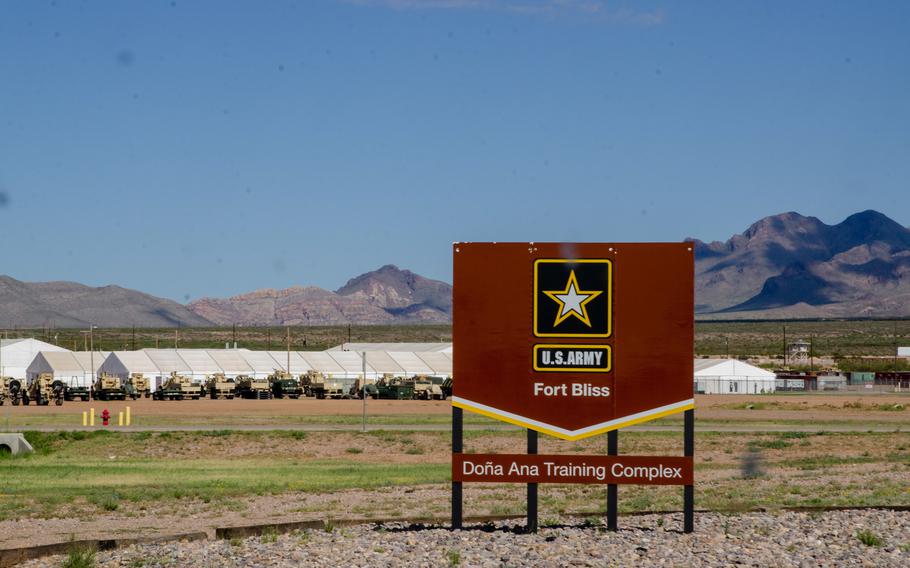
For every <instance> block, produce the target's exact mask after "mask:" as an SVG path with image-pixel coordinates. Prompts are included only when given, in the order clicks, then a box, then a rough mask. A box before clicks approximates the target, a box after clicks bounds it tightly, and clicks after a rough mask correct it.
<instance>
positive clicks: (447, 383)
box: [440, 377, 455, 398]
mask: <svg viewBox="0 0 910 568" xmlns="http://www.w3.org/2000/svg"><path fill="white" fill-rule="evenodd" d="M454 382H455V381H454V380H452V377H446V378H445V379H443V381H442V385H440V386H441V387H442V394H443V396H445V397H446V398H451V396H452V385H453V384H454Z"/></svg>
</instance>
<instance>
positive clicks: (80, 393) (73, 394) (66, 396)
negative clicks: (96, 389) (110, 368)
mask: <svg viewBox="0 0 910 568" xmlns="http://www.w3.org/2000/svg"><path fill="white" fill-rule="evenodd" d="M91 395H92V389H90V388H89V387H74V386H70V385H66V386H65V387H64V389H63V400H66V401H73V400H76V399H77V398H78V399H80V400H82V401H83V402H87V401H88V399H89V397H91Z"/></svg>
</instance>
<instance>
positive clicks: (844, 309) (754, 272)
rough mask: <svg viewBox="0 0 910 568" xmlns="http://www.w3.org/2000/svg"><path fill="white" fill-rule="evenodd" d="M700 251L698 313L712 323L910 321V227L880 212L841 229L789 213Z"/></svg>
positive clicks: (700, 246) (699, 245)
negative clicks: (844, 319)
mask: <svg viewBox="0 0 910 568" xmlns="http://www.w3.org/2000/svg"><path fill="white" fill-rule="evenodd" d="M688 240H690V241H691V242H693V243H694V245H695V259H696V261H695V274H696V276H695V297H696V310H695V311H696V313H697V314H703V315H706V314H710V315H711V317H712V318H714V317H717V318H723V319H742V318H765V319H767V318H842V317H869V318H873V317H879V318H882V317H896V316H907V315H910V229H907V228H906V227H904V226H902V225H900V224H899V223H897V222H895V221H893V220H892V219H889V218H888V217H886V216H885V215H883V214H881V213H879V212H877V211H863V212H862V213H856V214H854V215H851V216H849V217H847V218H846V219H845V220H844V221H842V222H841V223H838V224H836V225H827V224H825V223H823V222H822V221H820V220H819V219H817V218H815V217H805V216H803V215H800V214H798V213H793V212H790V213H783V214H781V215H774V216H772V217H766V218H764V219H761V220H760V221H758V222H756V223H754V224H753V225H752V226H751V227H749V228H748V229H747V230H746V231H745V232H744V233H742V234H740V235H735V236H733V237H732V238H730V239H729V240H727V241H726V242H712V243H704V242H702V241H699V240H697V239H688Z"/></svg>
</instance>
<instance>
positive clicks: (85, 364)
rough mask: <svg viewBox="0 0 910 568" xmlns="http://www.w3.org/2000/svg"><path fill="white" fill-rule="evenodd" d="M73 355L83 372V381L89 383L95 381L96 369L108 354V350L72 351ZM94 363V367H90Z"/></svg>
mask: <svg viewBox="0 0 910 568" xmlns="http://www.w3.org/2000/svg"><path fill="white" fill-rule="evenodd" d="M72 353H73V357H74V358H75V359H76V362H77V363H79V366H80V367H82V369H83V370H84V372H85V383H86V384H88V385H91V384H92V383H94V382H95V377H96V376H97V374H98V369H100V368H101V365H103V364H104V361H105V360H106V359H107V357H108V355H110V351H73V352H72ZM92 365H94V367H92Z"/></svg>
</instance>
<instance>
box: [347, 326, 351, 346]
mask: <svg viewBox="0 0 910 568" xmlns="http://www.w3.org/2000/svg"><path fill="white" fill-rule="evenodd" d="M350 342H351V324H348V343H350Z"/></svg>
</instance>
